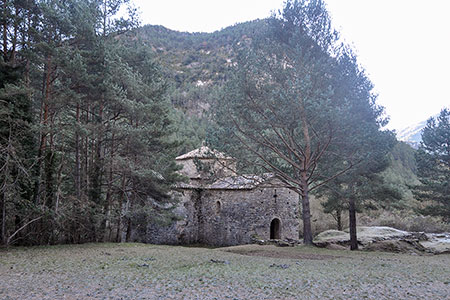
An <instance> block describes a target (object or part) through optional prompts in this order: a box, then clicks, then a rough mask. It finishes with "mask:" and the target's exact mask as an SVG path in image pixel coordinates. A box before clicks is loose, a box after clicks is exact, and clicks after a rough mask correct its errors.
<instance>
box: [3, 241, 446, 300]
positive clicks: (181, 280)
mask: <svg viewBox="0 0 450 300" xmlns="http://www.w3.org/2000/svg"><path fill="white" fill-rule="evenodd" d="M0 299H2V300H6V299H14V300H16V299H240V300H244V299H450V255H436V256H412V255H405V254H390V253H375V252H350V251H331V250H325V249H317V248H311V247H304V246H303V247H295V248H279V247H274V246H258V245H247V246H238V247H229V248H218V249H205V248H192V247H171V246H155V245H144V244H85V245H65V246H50V247H33V248H13V249H9V250H5V249H0Z"/></svg>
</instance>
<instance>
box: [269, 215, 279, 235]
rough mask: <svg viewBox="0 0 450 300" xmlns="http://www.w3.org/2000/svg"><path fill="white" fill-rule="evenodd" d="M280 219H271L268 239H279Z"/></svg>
mask: <svg viewBox="0 0 450 300" xmlns="http://www.w3.org/2000/svg"><path fill="white" fill-rule="evenodd" d="M280 231H281V230H280V219H277V218H275V219H273V220H272V222H270V239H271V240H273V239H277V240H279V239H280V236H281V232H280Z"/></svg>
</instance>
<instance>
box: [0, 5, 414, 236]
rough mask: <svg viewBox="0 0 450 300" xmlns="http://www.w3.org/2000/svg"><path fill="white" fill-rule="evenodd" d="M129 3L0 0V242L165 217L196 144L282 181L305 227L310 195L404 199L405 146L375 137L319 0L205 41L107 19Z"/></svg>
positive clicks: (373, 111) (364, 81)
mask: <svg viewBox="0 0 450 300" xmlns="http://www.w3.org/2000/svg"><path fill="white" fill-rule="evenodd" d="M126 2H127V1H123V0H113V1H91V0H76V1H58V0H50V1H40V0H29V1H6V0H5V1H2V2H1V3H2V4H1V6H2V13H1V29H0V30H1V32H2V35H1V47H0V48H1V53H0V56H1V58H0V115H1V119H0V142H1V148H0V155H1V156H0V210H1V214H0V223H1V236H0V238H1V243H2V244H6V245H10V244H20V245H35V244H54V243H81V242H88V241H128V240H130V238H131V233H132V232H133V231H139V230H144V231H145V228H146V224H147V223H148V222H155V223H158V224H159V223H160V224H163V223H167V222H170V221H171V220H172V219H173V218H174V217H173V216H172V214H171V210H170V208H171V207H172V205H173V204H174V203H176V199H175V198H174V197H171V195H170V194H171V193H170V192H171V190H172V189H173V187H174V185H175V184H176V183H177V182H179V181H180V180H183V178H181V177H180V176H179V175H178V173H177V170H178V168H179V167H178V166H177V165H176V164H175V162H174V158H175V156H177V155H179V154H181V153H184V152H187V151H190V150H192V149H194V148H196V147H198V146H199V145H200V144H201V143H202V142H203V141H205V140H206V141H207V142H208V143H210V144H211V146H213V147H216V148H218V149H219V150H222V151H226V152H227V154H229V155H233V156H235V157H239V159H240V162H239V167H240V170H241V171H243V172H244V171H245V172H254V173H258V172H272V173H275V174H276V175H277V176H278V177H279V178H282V179H283V182H284V183H285V184H286V186H287V187H289V188H291V189H292V190H294V191H295V192H297V193H298V194H299V195H300V199H301V200H302V201H303V207H302V211H303V212H304V214H305V215H304V218H306V217H305V216H307V215H308V214H307V210H308V209H309V202H308V201H309V198H308V195H309V192H316V189H317V191H320V194H321V195H323V196H325V197H328V198H329V199H332V198H333V197H334V199H336V201H337V202H333V205H334V206H332V207H333V208H332V211H336V207H337V208H338V209H339V210H340V211H339V212H342V210H343V209H344V210H346V209H350V210H353V213H355V211H356V210H360V209H363V208H364V207H365V206H367V203H374V202H375V203H376V204H377V205H376V206H377V207H379V208H384V209H391V208H395V209H403V208H405V207H408V206H411V203H412V201H413V200H412V199H413V195H412V193H411V192H410V186H411V184H413V185H414V184H416V183H418V181H417V177H416V175H415V174H416V162H415V159H414V150H413V149H412V148H410V147H409V146H408V145H406V144H403V143H396V141H395V138H394V137H393V134H392V133H391V132H389V131H386V130H383V126H384V125H385V124H386V120H384V119H383V108H382V107H380V106H378V105H377V103H376V95H374V94H373V92H372V88H373V85H372V83H371V82H370V79H369V78H368V77H367V75H366V74H365V71H364V69H363V68H362V67H361V66H360V65H359V63H358V61H357V57H356V56H355V54H354V53H353V50H352V49H351V48H349V47H348V46H347V45H344V44H341V42H340V40H339V38H338V33H337V32H335V31H334V30H332V27H330V23H329V22H330V19H329V16H328V14H327V13H326V11H325V10H324V7H323V3H322V2H321V1H318V4H317V3H315V2H314V3H310V4H308V1H288V2H287V3H286V7H285V12H284V15H283V14H282V15H278V16H274V17H272V18H269V19H266V20H256V21H251V22H247V23H242V24H237V25H235V26H231V27H228V28H225V29H223V30H221V31H216V32H214V33H184V32H176V31H172V30H169V29H166V28H164V27H162V26H152V25H145V26H143V27H139V26H138V23H137V22H136V19H135V17H136V16H135V14H134V11H132V10H131V11H130V14H129V15H128V16H125V17H123V18H118V17H117V13H118V11H119V9H120V7H121V6H123V5H124V4H126ZM315 5H318V6H317V7H316V6H315ZM321 5H322V6H321ZM344 173H345V176H341V175H343V174H344ZM337 178H339V180H337ZM330 191H334V192H337V194H336V193H335V194H333V193H331V194H330ZM337 195H338V196H337ZM342 195H345V196H342ZM399 195H400V196H399ZM352 197H353V198H352ZM349 201H350V202H349ZM383 201H384V202H383ZM336 203H337V206H335V204H336ZM343 203H344V204H343ZM349 203H353V204H352V205H350V207H349ZM308 218H309V216H308ZM308 222H309V221H308ZM353 225H355V223H353ZM311 240H312V239H311V234H310V236H309V241H311Z"/></svg>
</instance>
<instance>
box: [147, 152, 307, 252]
mask: <svg viewBox="0 0 450 300" xmlns="http://www.w3.org/2000/svg"><path fill="white" fill-rule="evenodd" d="M176 160H177V163H178V164H180V165H181V166H182V170H181V173H182V174H183V175H185V176H186V177H187V178H188V181H187V182H185V183H182V184H180V185H179V186H178V187H177V190H178V191H177V194H178V197H179V203H178V206H177V207H176V208H175V214H176V215H177V221H174V222H173V223H172V224H171V225H169V226H158V225H155V224H153V225H149V227H148V228H147V242H149V243H158V244H197V243H198V244H206V245H212V246H230V245H240V244H248V243H251V242H252V238H258V239H287V238H290V239H298V229H299V221H298V218H299V215H298V214H299V212H298V196H297V194H296V193H294V192H292V191H290V190H289V189H287V188H284V187H282V186H281V184H280V182H279V180H277V179H276V178H275V177H274V176H273V175H270V174H267V175H264V176H255V175H239V176H238V175H236V160H235V159H234V158H231V157H228V156H226V155H225V154H223V153H220V152H218V151H216V150H211V149H209V148H208V147H206V146H202V147H201V148H199V149H196V150H193V151H191V152H189V153H186V154H184V155H181V156H179V157H177V158H176Z"/></svg>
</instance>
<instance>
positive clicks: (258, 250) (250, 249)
mask: <svg viewBox="0 0 450 300" xmlns="http://www.w3.org/2000/svg"><path fill="white" fill-rule="evenodd" d="M220 251H225V252H231V253H235V254H240V255H246V256H262V257H270V258H287V259H310V260H329V259H336V258H340V257H341V256H337V255H336V256H335V255H326V254H315V253H302V252H300V251H298V250H297V249H295V247H294V248H280V247H276V246H272V245H265V246H260V245H245V246H235V247H227V248H221V249H220Z"/></svg>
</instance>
